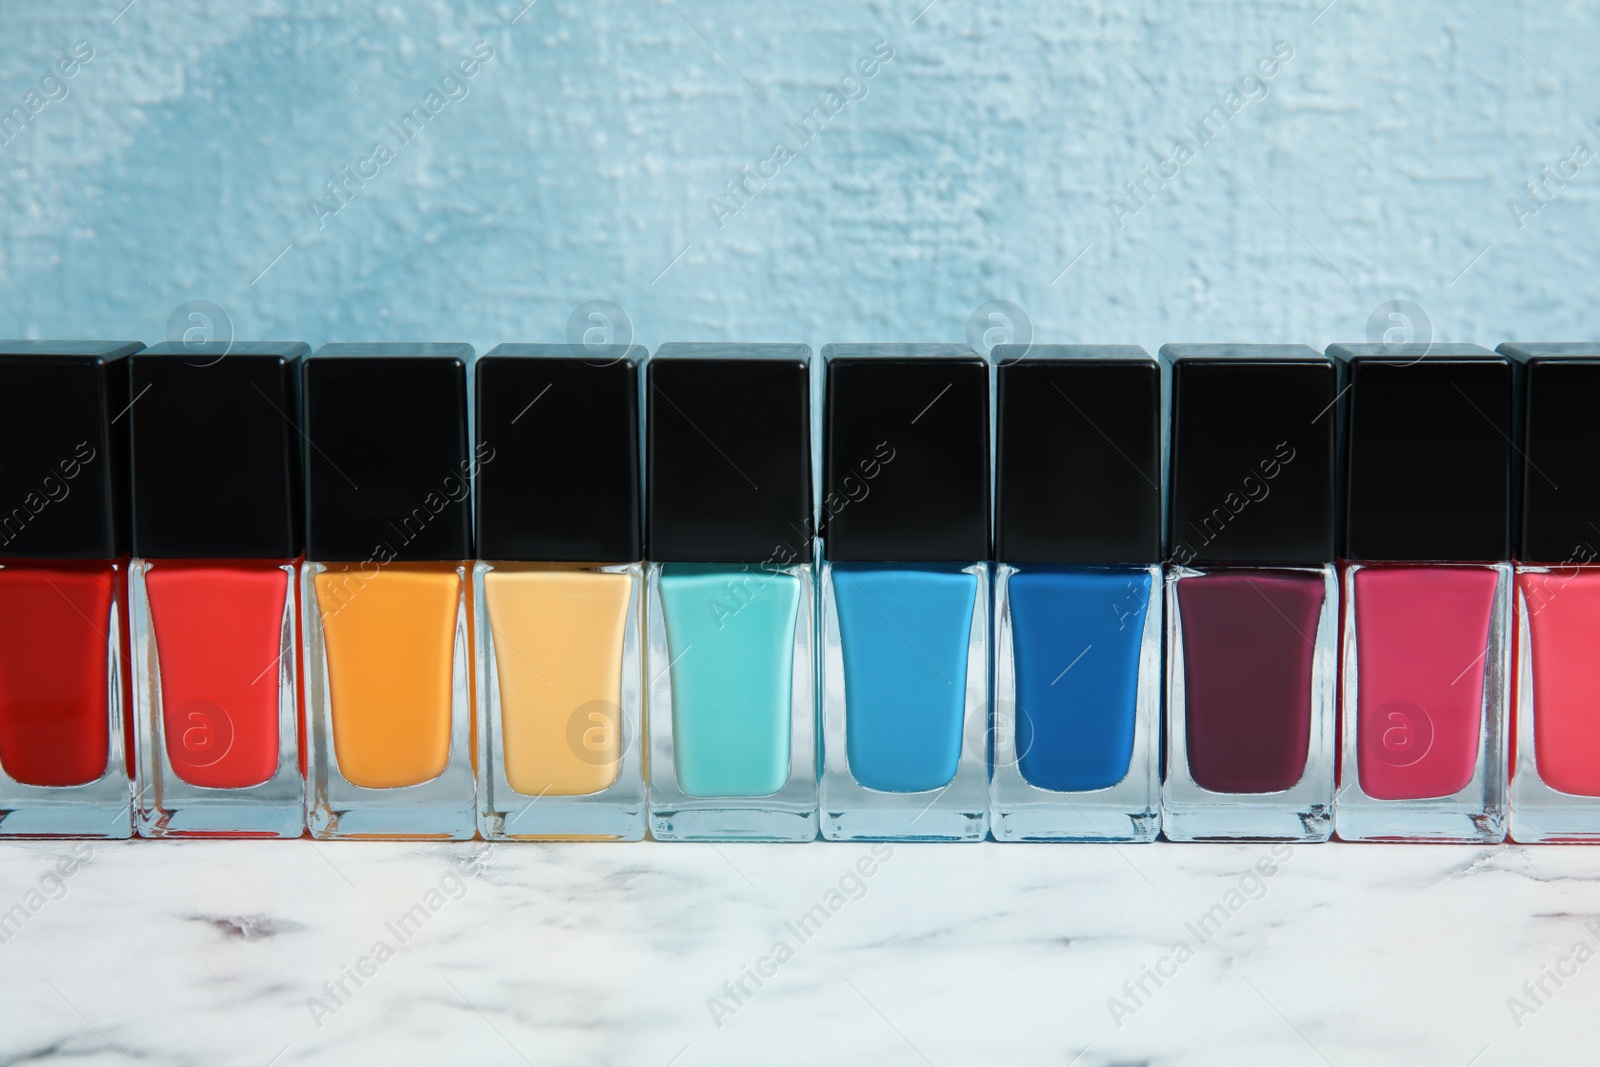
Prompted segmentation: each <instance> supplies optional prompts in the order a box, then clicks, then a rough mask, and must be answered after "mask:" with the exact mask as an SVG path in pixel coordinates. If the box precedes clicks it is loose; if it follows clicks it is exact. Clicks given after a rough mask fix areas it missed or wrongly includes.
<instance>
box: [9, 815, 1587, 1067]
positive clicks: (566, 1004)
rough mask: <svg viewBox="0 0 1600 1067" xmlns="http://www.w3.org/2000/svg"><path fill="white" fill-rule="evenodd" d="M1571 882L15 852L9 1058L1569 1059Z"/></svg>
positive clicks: (1176, 866)
mask: <svg viewBox="0 0 1600 1067" xmlns="http://www.w3.org/2000/svg"><path fill="white" fill-rule="evenodd" d="M1597 890H1600V849H1583V848H1570V847H1568V848H1562V847H1542V848H1534V849H1527V848H1517V847H1514V846H1503V847H1502V846H1497V847H1493V848H1472V847H1447V846H1376V845H1374V846H1358V845H1340V844H1330V845H1302V846H1293V847H1291V846H1287V845H1277V846H1270V845H1236V846H1229V845H1214V846H1213V845H1172V844H1166V843H1161V844H1155V845H1147V846H1101V845H1057V846H1023V845H1005V846H1001V845H994V844H983V845H976V846H974V845H910V844H905V845H883V844H879V845H866V844H861V845H845V844H821V843H818V844H814V845H799V846H785V845H727V846H713V845H676V844H675V845H665V844H656V843H644V844H636V845H568V844H562V845H525V844H506V845H495V846H491V845H486V844H484V843H482V842H476V843H471V844H460V845H437V844H414V845H413V844H369V843H337V844H335V843H328V844H318V843H312V842H309V841H291V842H209V841H208V842H153V841H132V842H93V843H91V842H60V843H48V842H6V843H4V844H3V845H0V1005H3V1007H0V1064H17V1063H29V1064H32V1063H48V1062H56V1061H62V1062H65V1061H69V1060H70V1061H71V1062H73V1063H74V1064H84V1065H91V1064H121V1063H124V1062H125V1061H126V1062H133V1063H195V1064H245V1065H261V1067H265V1065H267V1064H280V1065H281V1064H290V1063H326V1064H351V1063H392V1062H412V1063H417V1062H427V1063H474V1064H477V1063H481V1064H517V1063H522V1062H527V1063H532V1064H541V1065H542V1064H567V1063H584V1064H628V1065H641V1064H642V1065H645V1067H651V1065H659V1067H668V1065H675V1067H694V1065H698V1064H740V1065H749V1064H761V1063H774V1062H776V1063H785V1062H787V1063H796V1062H802V1061H804V1062H819V1063H874V1064H886V1065H888V1064H908V1065H909V1064H933V1065H939V1067H943V1065H946V1064H950V1065H954V1064H964V1063H976V1062H991V1063H1002V1062H1011V1063H1018V1064H1054V1065H1067V1064H1077V1065H1080V1067H1102V1065H1107V1064H1130V1063H1160V1064H1229V1065H1236V1064H1240V1063H1273V1064H1286V1065H1293V1064H1308V1065H1309V1064H1321V1063H1331V1064H1337V1065H1340V1067H1343V1065H1345V1064H1362V1065H1369V1064H1391V1063H1392V1064H1406V1065H1408V1067H1409V1065H1414V1064H1433V1063H1439V1064H1452V1065H1461V1067H1466V1065H1468V1064H1471V1065H1473V1067H1491V1065H1495V1064H1522V1063H1529V1062H1539V1061H1544V1062H1553V1061H1556V1060H1561V1061H1564V1062H1581V1061H1584V1060H1586V1059H1587V1058H1588V1057H1587V1054H1585V1053H1583V1052H1581V1050H1582V1048H1583V1047H1584V1046H1583V1045H1582V1044H1579V1041H1580V1040H1581V1039H1582V1038H1585V1037H1587V1036H1588V1035H1589V1033H1590V1031H1591V1030H1592V1026H1591V1025H1590V1023H1591V1019H1590V1015H1591V1007H1592V1005H1593V1003H1594V998H1595V996H1596V993H1597V992H1600V964H1592V963H1591V962H1590V961H1591V960H1592V959H1593V958H1594V955H1595V948H1596V947H1600V904H1597V903H1596V900H1597V899H1600V895H1597ZM1591 924H1592V925H1591ZM1525 983H1526V985H1525Z"/></svg>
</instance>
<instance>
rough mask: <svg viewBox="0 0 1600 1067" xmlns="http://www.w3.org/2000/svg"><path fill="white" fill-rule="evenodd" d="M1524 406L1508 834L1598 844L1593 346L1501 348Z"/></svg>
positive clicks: (1598, 539) (1599, 586) (1598, 424)
mask: <svg viewBox="0 0 1600 1067" xmlns="http://www.w3.org/2000/svg"><path fill="white" fill-rule="evenodd" d="M1500 351H1501V352H1504V353H1505V354H1507V355H1509V356H1512V357H1513V358H1516V359H1520V360H1522V361H1523V362H1524V364H1525V366H1526V368H1527V370H1526V373H1525V382H1526V401H1525V403H1524V404H1523V414H1524V419H1525V427H1524V432H1523V437H1522V453H1521V454H1520V455H1518V456H1517V457H1516V459H1517V462H1518V463H1519V464H1520V465H1521V467H1522V492H1523V506H1522V514H1521V521H1522V529H1521V536H1520V537H1519V538H1518V552H1517V587H1516V594H1515V608H1514V610H1515V613H1516V614H1515V620H1516V627H1517V630H1516V634H1517V642H1516V648H1517V652H1516V657H1517V658H1516V665H1515V672H1514V677H1513V685H1512V690H1513V699H1512V718H1511V729H1510V731H1509V738H1508V744H1509V746H1510V749H1511V759H1510V761H1509V762H1510V767H1511V790H1510V809H1511V815H1510V835H1511V838H1512V840H1514V841H1521V842H1530V843H1531V842H1544V841H1600V699H1597V697H1596V689H1595V672H1594V664H1595V653H1596V650H1597V649H1600V566H1597V565H1596V564H1597V563H1600V529H1596V526H1595V524H1596V523H1600V468H1597V467H1596V465H1595V462H1594V457H1595V454H1596V450H1597V448H1600V421H1597V420H1596V419H1595V415H1594V397H1595V395H1596V392H1597V391H1600V344H1593V343H1586V344H1504V345H1501V346H1500Z"/></svg>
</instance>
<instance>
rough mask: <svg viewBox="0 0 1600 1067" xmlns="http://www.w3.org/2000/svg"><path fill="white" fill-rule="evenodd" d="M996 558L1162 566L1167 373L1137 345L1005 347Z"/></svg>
mask: <svg viewBox="0 0 1600 1067" xmlns="http://www.w3.org/2000/svg"><path fill="white" fill-rule="evenodd" d="M994 358H995V359H996V360H997V361H998V362H999V369H998V370H997V371H996V379H997V383H998V384H997V386H996V390H995V412H996V415H995V523H994V525H995V531H994V536H995V556H996V557H997V558H998V559H1000V560H1002V561H1004V562H1006V563H1078V564H1090V565H1093V564H1135V563H1143V564H1151V563H1159V562H1161V367H1160V364H1158V363H1157V362H1156V361H1155V359H1154V358H1153V357H1152V356H1151V355H1150V353H1148V352H1146V351H1145V350H1144V349H1142V348H1140V347H1138V346H1137V345H996V346H995V348H994Z"/></svg>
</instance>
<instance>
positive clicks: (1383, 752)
mask: <svg viewBox="0 0 1600 1067" xmlns="http://www.w3.org/2000/svg"><path fill="white" fill-rule="evenodd" d="M1328 354H1329V355H1331V356H1333V357H1334V358H1335V359H1338V360H1339V361H1340V362H1341V363H1342V364H1343V365H1344V366H1346V367H1347V368H1348V380H1349V393H1348V396H1347V398H1346V403H1347V408H1346V431H1347V433H1346V446H1347V453H1346V460H1347V467H1346V471H1345V545H1344V553H1343V555H1344V562H1343V564H1342V568H1341V569H1342V572H1343V579H1342V580H1343V587H1344V594H1345V597H1344V602H1345V609H1344V610H1345V616H1344V646H1343V649H1342V658H1341V663H1342V669H1343V676H1342V679H1341V685H1342V688H1341V696H1340V700H1341V703H1340V707H1341V720H1342V728H1341V734H1342V744H1341V749H1340V763H1341V766H1340V780H1339V792H1338V799H1337V802H1336V813H1335V826H1336V829H1337V832H1338V834H1339V836H1340V837H1341V838H1342V839H1344V840H1351V841H1385V840H1387V841H1413V840H1415V841H1464V842H1487V841H1499V840H1500V839H1501V838H1503V837H1504V836H1505V760H1504V748H1503V727H1504V721H1505V711H1506V696H1507V683H1508V669H1509V664H1510V656H1511V641H1510V627H1509V621H1510V604H1511V565H1510V562H1509V560H1510V559H1511V546H1512V525H1511V523H1512V511H1513V501H1514V500H1515V499H1516V480H1517V471H1516V469H1515V467H1514V465H1513V463H1512V453H1513V449H1514V448H1515V445H1514V441H1515V439H1516V419H1515V405H1514V398H1515V396H1516V392H1517V388H1516V387H1517V375H1518V373H1519V369H1520V368H1519V364H1518V363H1517V361H1515V360H1513V359H1511V358H1509V357H1507V356H1503V355H1496V354H1495V353H1492V352H1489V351H1487V350H1485V349H1482V348H1479V347H1477V346H1476V345H1439V344H1435V345H1432V346H1429V345H1392V346H1391V345H1335V346H1333V347H1331V348H1330V349H1329V350H1328Z"/></svg>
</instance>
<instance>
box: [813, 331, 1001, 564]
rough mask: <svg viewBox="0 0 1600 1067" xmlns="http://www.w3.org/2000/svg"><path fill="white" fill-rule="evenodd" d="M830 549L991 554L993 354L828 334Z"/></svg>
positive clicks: (909, 556) (865, 556)
mask: <svg viewBox="0 0 1600 1067" xmlns="http://www.w3.org/2000/svg"><path fill="white" fill-rule="evenodd" d="M822 356H823V359H824V360H825V361H826V364H827V399H826V405H825V409H824V421H823V431H822V439H823V453H824V456H825V461H824V462H825V467H824V472H825V473H824V476H823V509H822V510H823V520H822V522H823V537H824V538H825V544H826V551H827V555H828V558H829V559H832V560H840V561H852V560H853V561H864V562H865V561H883V562H894V561H902V562H923V561H926V562H933V561H947V562H972V561H976V560H986V559H988V558H989V370H990V367H989V362H988V360H986V359H984V358H983V357H982V356H980V355H978V353H976V352H975V351H973V350H972V349H971V348H969V347H968V346H966V345H958V344H849V345H825V346H823V349H822Z"/></svg>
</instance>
